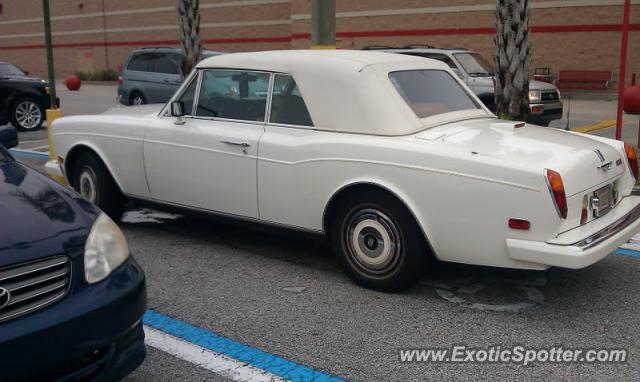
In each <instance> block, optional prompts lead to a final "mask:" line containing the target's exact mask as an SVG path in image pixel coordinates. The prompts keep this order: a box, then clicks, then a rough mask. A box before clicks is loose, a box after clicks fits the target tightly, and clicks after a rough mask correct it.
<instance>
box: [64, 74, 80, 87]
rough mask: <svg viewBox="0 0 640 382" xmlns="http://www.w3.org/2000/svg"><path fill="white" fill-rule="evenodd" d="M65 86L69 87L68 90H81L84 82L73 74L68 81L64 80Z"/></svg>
mask: <svg viewBox="0 0 640 382" xmlns="http://www.w3.org/2000/svg"><path fill="white" fill-rule="evenodd" d="M64 84H65V85H67V89H69V90H78V89H80V85H81V84H82V82H81V81H80V78H78V76H76V75H75V74H72V75H70V76H69V77H67V79H66V80H64Z"/></svg>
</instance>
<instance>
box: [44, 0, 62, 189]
mask: <svg viewBox="0 0 640 382" xmlns="http://www.w3.org/2000/svg"><path fill="white" fill-rule="evenodd" d="M42 17H43V18H44V40H45V45H46V50H47V71H48V78H49V105H50V106H49V109H47V111H46V114H47V140H48V142H49V159H55V158H56V154H55V152H54V151H53V145H52V144H51V124H52V123H53V121H54V120H55V119H57V118H60V117H62V109H59V108H58V97H57V94H56V75H55V70H54V66H53V41H52V38H51V15H50V13H49V0H42ZM52 178H53V179H55V180H56V181H58V182H60V183H63V184H66V180H65V178H64V177H61V176H53V177H52Z"/></svg>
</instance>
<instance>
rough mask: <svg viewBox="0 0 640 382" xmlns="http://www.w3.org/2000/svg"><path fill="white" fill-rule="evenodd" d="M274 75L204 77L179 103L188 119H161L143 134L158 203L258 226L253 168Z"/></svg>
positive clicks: (207, 73) (206, 73)
mask: <svg viewBox="0 0 640 382" xmlns="http://www.w3.org/2000/svg"><path fill="white" fill-rule="evenodd" d="M269 81H270V74H269V73H263V72H253V71H243V70H222V69H207V70H202V71H199V72H198V73H197V74H195V75H193V76H192V77H191V80H190V82H189V84H188V85H186V86H184V87H183V89H184V90H183V91H181V95H180V96H179V97H177V99H178V100H180V101H182V102H183V103H184V110H185V114H186V116H185V117H183V118H180V119H177V118H175V117H171V116H169V115H163V116H161V117H159V118H158V120H157V121H156V122H154V123H152V124H151V125H150V126H148V128H147V129H146V132H145V140H144V156H145V171H146V175H147V182H148V184H149V189H150V191H151V196H152V198H153V199H155V200H158V201H162V202H167V203H170V204H176V205H181V206H189V207H194V208H197V209H203V210H207V211H214V212H219V213H225V214H232V215H239V216H244V217H250V218H258V195H257V183H256V182H257V180H256V167H257V165H256V163H257V153H258V141H259V140H260V137H261V136H262V134H263V133H264V125H265V115H266V105H267V96H268V89H269Z"/></svg>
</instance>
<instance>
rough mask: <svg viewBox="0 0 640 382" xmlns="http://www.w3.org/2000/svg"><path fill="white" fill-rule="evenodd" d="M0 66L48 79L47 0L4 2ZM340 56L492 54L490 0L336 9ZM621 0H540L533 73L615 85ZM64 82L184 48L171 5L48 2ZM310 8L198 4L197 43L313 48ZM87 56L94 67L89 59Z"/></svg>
mask: <svg viewBox="0 0 640 382" xmlns="http://www.w3.org/2000/svg"><path fill="white" fill-rule="evenodd" d="M0 3H2V5H3V7H2V9H3V11H2V14H0V60H5V61H11V62H14V63H15V64H17V65H19V66H21V67H23V68H24V69H25V70H28V71H30V72H33V73H37V74H40V75H44V74H45V71H46V65H45V53H44V37H43V27H42V18H41V17H42V9H41V7H42V2H41V0H8V1H7V0H0ZM336 3H337V34H338V47H339V48H343V49H359V48H361V47H363V46H366V45H373V44H375V45H379V44H380V45H391V46H400V45H405V44H412V43H420V44H430V45H434V46H443V47H445V46H456V47H467V48H470V49H474V50H477V51H479V52H481V53H482V54H483V55H485V56H487V57H490V56H491V55H492V54H493V49H494V48H493V37H494V36H493V33H494V32H493V26H494V6H495V2H494V1H491V0H393V1H392V0H336ZM622 3H623V1H622V0H564V1H552V0H535V1H533V2H532V14H531V22H530V25H531V27H532V41H533V52H534V65H533V67H534V68H535V67H550V68H551V69H552V71H553V72H554V73H557V71H558V70H561V69H586V70H610V71H612V72H614V75H615V76H616V77H615V78H616V79H617V72H618V66H619V56H620V39H621V28H622V16H623V15H622V12H623V7H622ZM51 4H52V8H51V13H52V17H53V20H52V28H53V33H54V46H55V53H54V56H55V63H56V69H57V72H58V75H59V76H65V75H67V74H70V73H73V72H75V71H77V70H86V69H87V68H94V69H95V70H98V69H104V68H107V67H108V68H112V69H118V67H119V65H121V63H122V62H123V60H124V59H125V58H126V56H127V54H128V53H129V52H130V51H131V50H133V49H135V48H138V47H141V46H178V29H177V17H176V12H175V8H174V7H175V0H104V1H103V0H55V1H52V2H51ZM632 4H633V5H632V17H631V24H632V26H631V30H632V31H631V33H630V40H629V61H628V63H629V71H630V72H640V0H632ZM309 8H310V1H309V0H201V24H202V25H201V34H202V37H203V40H204V45H205V47H206V48H208V49H212V50H220V51H225V52H236V51H253V50H271V49H289V48H296V49H298V48H307V47H309V45H310V36H309V32H310V15H309ZM89 57H90V58H89Z"/></svg>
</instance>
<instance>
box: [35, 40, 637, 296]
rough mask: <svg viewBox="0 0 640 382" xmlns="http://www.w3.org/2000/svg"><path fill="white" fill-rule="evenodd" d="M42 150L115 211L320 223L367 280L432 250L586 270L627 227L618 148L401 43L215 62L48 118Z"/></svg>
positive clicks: (622, 238) (422, 261)
mask: <svg viewBox="0 0 640 382" xmlns="http://www.w3.org/2000/svg"><path fill="white" fill-rule="evenodd" d="M274 89H275V90H274ZM53 145H54V148H55V152H56V153H58V154H59V155H60V157H59V159H57V160H54V161H51V162H49V163H48V168H49V172H50V173H51V174H56V175H63V174H64V175H65V176H66V177H67V179H68V180H69V182H70V183H71V184H72V185H73V186H74V187H75V188H76V189H77V190H79V192H80V193H81V194H82V195H84V196H85V197H86V198H88V199H89V200H91V201H93V202H95V203H97V204H98V206H100V207H101V208H102V209H103V210H104V211H105V212H107V213H109V214H111V215H112V216H114V217H118V216H119V215H120V214H121V213H122V211H123V205H124V202H125V200H126V199H132V200H141V201H145V202H151V203H155V204H156V205H159V206H170V207H178V208H183V209H186V210H196V211H204V212H208V213H212V214H218V215H224V216H229V217H233V218H240V219H246V220H250V221H257V222H261V223H265V224H272V225H277V226H284V227H290V228H292V229H299V230H305V231H310V232H315V233H318V234H324V235H326V236H327V237H328V239H329V240H330V241H331V243H332V244H333V248H334V250H335V252H336V254H338V255H339V256H340V257H341V258H342V259H343V260H344V263H345V264H346V269H347V271H348V274H349V275H350V276H351V277H352V278H353V279H354V280H355V281H356V282H359V283H361V284H363V285H365V286H368V287H372V288H377V289H382V290H401V289H403V288H406V287H408V286H410V285H411V284H413V283H414V282H416V281H417V280H418V279H419V277H420V276H421V274H422V272H423V271H424V270H425V269H427V268H428V267H429V266H430V265H429V264H430V263H429V262H430V260H432V259H439V260H444V261H451V262H458V263H466V264H477V265H487V266H494V267H506V268H520V269H535V270H543V269H547V268H549V267H550V266H559V267H567V268H581V267H586V266H588V265H590V264H593V263H595V262H597V261H599V260H601V259H603V258H604V257H605V256H607V254H609V253H610V252H611V251H612V250H613V249H614V248H616V247H617V246H618V245H620V244H622V243H624V242H626V240H627V239H629V238H630V237H631V236H632V235H633V234H635V233H636V232H638V231H639V230H640V220H638V217H639V216H640V197H638V196H633V195H631V190H632V187H633V185H634V183H635V181H636V179H637V178H638V167H637V163H636V157H635V151H634V150H633V148H632V147H631V146H628V145H624V144H623V143H622V142H619V141H615V140H611V139H606V138H602V137H596V136H588V135H583V134H579V133H573V132H567V131H564V130H556V129H547V128H543V127H539V126H535V125H529V124H525V123H522V122H513V121H502V120H499V119H497V118H496V116H495V115H494V114H493V113H491V111H489V110H488V109H487V107H486V106H484V105H483V104H482V102H481V101H480V100H479V99H478V97H477V96H476V95H474V94H473V92H472V91H471V89H469V88H468V87H467V86H466V84H465V82H464V81H462V80H461V79H460V78H459V77H458V76H457V75H456V74H455V73H454V72H453V71H452V70H451V68H450V67H449V66H447V65H445V64H443V63H441V62H439V61H435V60H425V59H422V58H417V57H410V56H405V55H394V54H388V53H380V52H364V51H348V50H341V51H304V50H301V51H272V52H256V53H237V54H228V55H221V56H217V57H212V58H209V59H207V60H204V61H203V62H201V63H200V64H199V65H198V66H197V69H196V70H194V72H193V73H192V74H191V76H190V77H189V78H188V79H187V81H185V83H184V84H183V85H182V87H181V88H180V89H179V90H178V92H176V94H175V95H174V96H173V97H172V99H171V102H169V103H168V104H167V105H165V106H155V107H153V106H151V107H150V106H146V107H144V108H142V109H140V108H128V109H124V110H122V109H120V110H118V109H114V110H112V111H110V112H108V113H105V114H102V115H95V116H74V117H65V118H61V119H58V120H56V122H55V123H54V124H53Z"/></svg>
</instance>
